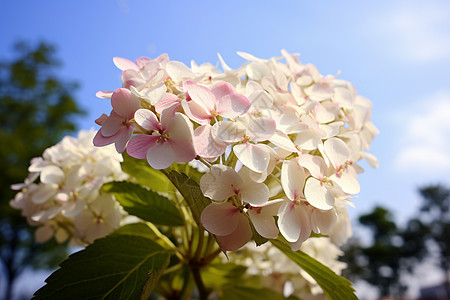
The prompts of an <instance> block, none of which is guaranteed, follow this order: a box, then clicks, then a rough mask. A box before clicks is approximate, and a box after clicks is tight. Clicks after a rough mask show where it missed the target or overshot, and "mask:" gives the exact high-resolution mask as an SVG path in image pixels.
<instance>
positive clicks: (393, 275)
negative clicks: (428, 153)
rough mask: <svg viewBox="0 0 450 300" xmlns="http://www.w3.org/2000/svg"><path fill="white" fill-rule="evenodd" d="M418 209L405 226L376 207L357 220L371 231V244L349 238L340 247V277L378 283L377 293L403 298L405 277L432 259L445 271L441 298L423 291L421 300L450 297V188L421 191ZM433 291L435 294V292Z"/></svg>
mask: <svg viewBox="0 0 450 300" xmlns="http://www.w3.org/2000/svg"><path fill="white" fill-rule="evenodd" d="M419 193H420V195H421V196H422V202H421V205H420V207H419V210H418V211H417V212H416V213H415V215H413V216H412V217H411V218H410V219H409V220H407V222H405V225H404V226H398V225H397V224H396V223H395V220H394V216H393V214H392V213H391V212H390V211H389V210H388V209H387V208H384V207H381V206H377V207H375V208H374V209H373V210H372V211H371V212H369V213H367V214H364V215H361V216H360V217H359V223H360V224H361V225H362V226H363V227H366V228H367V229H369V231H368V232H369V233H370V236H368V238H369V240H370V242H368V241H367V237H366V239H364V240H365V241H364V242H362V241H361V238H358V237H355V238H353V239H352V240H351V241H350V242H349V243H348V244H347V245H346V246H345V247H344V249H343V250H344V253H345V254H344V257H343V259H342V260H343V261H345V262H346V263H347V264H348V266H349V267H348V268H347V270H345V273H344V275H345V276H346V277H347V278H349V279H350V280H352V281H356V280H364V281H366V282H368V283H370V284H371V285H372V286H374V287H376V288H377V289H378V291H379V297H380V298H385V297H392V298H397V299H402V298H403V297H404V294H405V292H406V290H407V282H406V281H402V278H404V275H406V274H409V275H414V272H415V271H416V270H417V268H418V267H419V265H420V264H421V263H422V262H424V261H427V262H430V261H434V262H436V265H435V267H437V268H438V269H439V270H440V271H441V272H442V274H443V275H444V278H443V279H444V280H443V284H444V286H443V288H442V289H441V291H445V292H446V293H447V295H446V297H445V298H438V296H436V297H434V296H425V295H422V296H421V298H419V299H450V288H449V281H450V279H449V271H450V189H449V188H446V187H445V186H442V185H431V186H427V187H423V188H421V189H420V190H419ZM436 293H437V292H436Z"/></svg>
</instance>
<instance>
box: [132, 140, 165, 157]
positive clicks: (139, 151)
mask: <svg viewBox="0 0 450 300" xmlns="http://www.w3.org/2000/svg"><path fill="white" fill-rule="evenodd" d="M158 138H159V136H154V135H148V134H139V135H136V136H135V137H133V138H132V139H131V141H130V142H129V143H128V147H127V153H128V154H129V155H130V156H132V157H134V158H137V159H145V158H146V157H147V152H148V149H150V147H153V146H154V145H155V143H156V141H157V140H158Z"/></svg>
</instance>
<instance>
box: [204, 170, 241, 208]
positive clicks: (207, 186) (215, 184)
mask: <svg viewBox="0 0 450 300" xmlns="http://www.w3.org/2000/svg"><path fill="white" fill-rule="evenodd" d="M241 185H242V179H241V177H239V175H238V174H237V173H236V171H235V170H233V168H230V167H227V166H224V165H213V166H212V167H211V171H210V172H209V173H206V174H205V175H203V176H202V178H201V179H200V189H201V190H202V192H203V195H205V196H206V197H209V198H211V199H213V200H217V201H222V200H225V199H227V198H229V197H231V196H233V195H237V194H238V193H239V188H240V187H241Z"/></svg>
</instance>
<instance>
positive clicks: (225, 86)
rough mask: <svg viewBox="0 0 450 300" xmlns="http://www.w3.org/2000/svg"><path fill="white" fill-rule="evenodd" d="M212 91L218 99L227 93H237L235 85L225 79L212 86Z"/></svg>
mask: <svg viewBox="0 0 450 300" xmlns="http://www.w3.org/2000/svg"><path fill="white" fill-rule="evenodd" d="M211 92H212V93H213V94H214V96H215V97H216V99H217V100H219V99H220V98H222V97H223V96H226V95H232V94H236V90H235V89H234V87H233V86H232V85H231V84H229V83H228V82H225V81H220V82H218V83H216V84H215V85H214V86H213V87H212V88H211Z"/></svg>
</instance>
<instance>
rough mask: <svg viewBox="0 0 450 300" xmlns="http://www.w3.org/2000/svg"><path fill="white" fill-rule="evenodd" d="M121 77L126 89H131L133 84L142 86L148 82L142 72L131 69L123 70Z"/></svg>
mask: <svg viewBox="0 0 450 300" xmlns="http://www.w3.org/2000/svg"><path fill="white" fill-rule="evenodd" d="M121 78H122V82H123V85H122V86H123V88H125V89H129V88H130V87H132V86H135V87H138V88H141V87H144V86H145V83H146V82H145V80H144V78H142V74H141V73H140V72H137V71H135V70H131V69H129V70H125V71H123V72H122V76H121Z"/></svg>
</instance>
